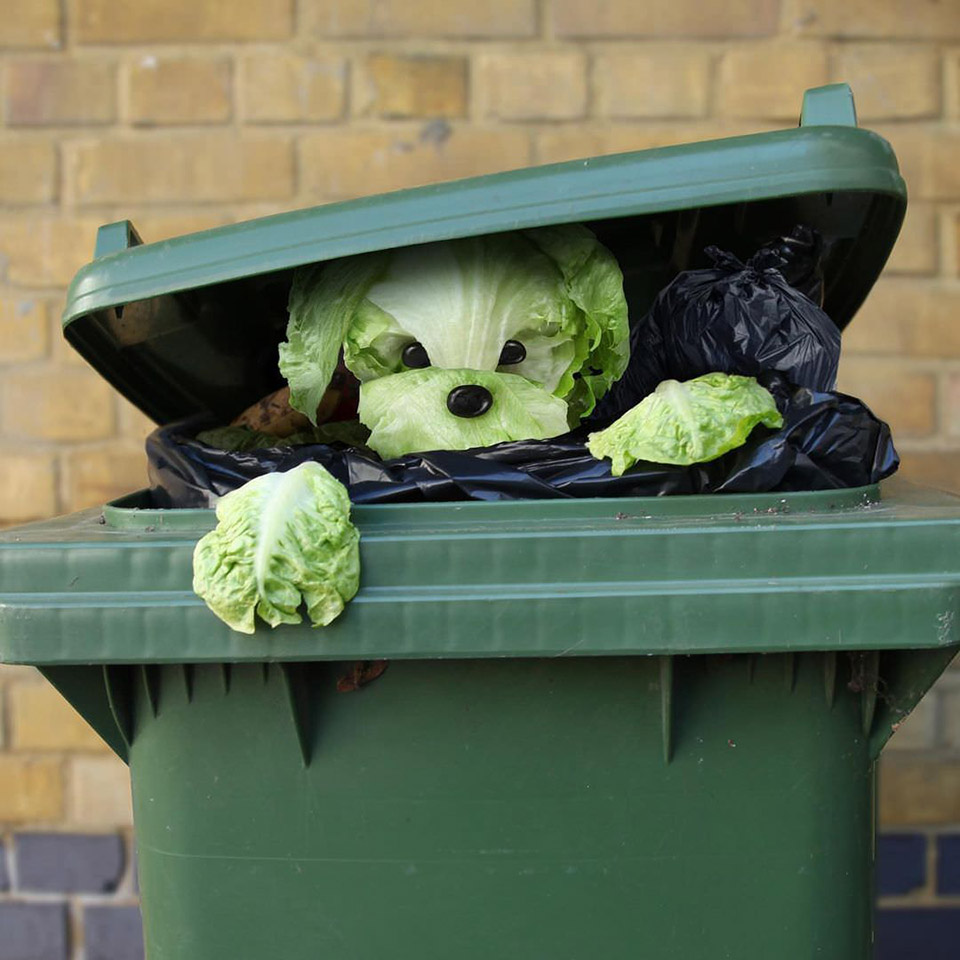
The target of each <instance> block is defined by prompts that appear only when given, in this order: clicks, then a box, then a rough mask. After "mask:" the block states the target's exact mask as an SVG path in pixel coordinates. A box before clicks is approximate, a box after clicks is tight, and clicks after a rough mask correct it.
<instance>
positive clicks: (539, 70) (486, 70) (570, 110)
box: [478, 50, 587, 120]
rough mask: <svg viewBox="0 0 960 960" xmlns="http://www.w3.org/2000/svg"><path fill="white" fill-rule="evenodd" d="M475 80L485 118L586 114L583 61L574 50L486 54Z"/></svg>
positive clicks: (558, 117)
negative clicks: (477, 84) (477, 82)
mask: <svg viewBox="0 0 960 960" xmlns="http://www.w3.org/2000/svg"><path fill="white" fill-rule="evenodd" d="M478 81H479V91H478V97H479V99H480V102H481V103H482V104H483V107H482V109H483V112H484V113H485V114H486V115H487V116H491V117H499V118H500V119H503V120H540V119H542V120H570V119H575V118H577V117H582V116H583V115H584V113H585V111H586V107H587V82H586V58H585V57H584V55H583V54H582V53H580V52H577V51H574V52H565V51H545V52H537V53H534V52H527V51H519V50H518V51H507V52H503V53H490V54H488V55H486V56H484V57H481V59H480V62H479V66H478Z"/></svg>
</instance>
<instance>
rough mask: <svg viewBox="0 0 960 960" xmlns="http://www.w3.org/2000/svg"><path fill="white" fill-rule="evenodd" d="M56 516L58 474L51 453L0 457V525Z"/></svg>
mask: <svg viewBox="0 0 960 960" xmlns="http://www.w3.org/2000/svg"><path fill="white" fill-rule="evenodd" d="M56 512H57V473H56V467H55V465H54V458H53V455H52V454H49V453H29V452H25V451H22V450H10V451H6V452H4V453H3V455H2V456H0V522H3V523H22V522H23V521H26V520H41V519H44V518H46V517H51V516H53V515H54V514H55V513H56Z"/></svg>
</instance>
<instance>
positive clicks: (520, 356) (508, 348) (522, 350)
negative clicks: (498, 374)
mask: <svg viewBox="0 0 960 960" xmlns="http://www.w3.org/2000/svg"><path fill="white" fill-rule="evenodd" d="M526 359H527V348H526V347H525V346H524V345H523V344H522V343H521V342H520V341H519V340H508V341H507V342H506V343H505V344H504V345H503V349H502V350H501V351H500V366H502V367H507V366H510V365H511V364H514V363H523V361H524V360H526Z"/></svg>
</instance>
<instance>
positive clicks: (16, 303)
mask: <svg viewBox="0 0 960 960" xmlns="http://www.w3.org/2000/svg"><path fill="white" fill-rule="evenodd" d="M48 346H49V323H48V320H47V304H46V302H45V301H43V300H38V299H36V298H34V297H29V296H24V295H23V294H20V295H17V294H15V293H12V292H7V293H4V294H2V295H0V363H14V362H17V361H22V360H37V359H38V358H40V357H42V356H44V354H46V352H47V347H48Z"/></svg>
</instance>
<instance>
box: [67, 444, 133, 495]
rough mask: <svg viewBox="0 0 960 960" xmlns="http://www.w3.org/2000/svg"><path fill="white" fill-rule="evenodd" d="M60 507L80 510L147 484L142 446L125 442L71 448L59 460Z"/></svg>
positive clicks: (131, 491)
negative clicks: (61, 490)
mask: <svg viewBox="0 0 960 960" xmlns="http://www.w3.org/2000/svg"><path fill="white" fill-rule="evenodd" d="M63 484H64V491H65V492H64V501H65V502H64V508H65V509H66V510H84V509H86V508H87V507H96V506H100V505H101V504H104V503H106V502H107V501H108V500H115V499H116V498H117V497H120V496H123V495H124V494H126V493H133V492H134V491H135V490H142V489H143V488H144V487H145V486H146V485H147V458H146V454H145V453H144V449H143V446H142V445H140V444H136V443H132V442H130V441H127V442H119V443H112V444H109V445H104V446H98V447H94V448H92V449H84V450H73V451H70V452H69V453H67V454H66V455H65V456H64V461H63Z"/></svg>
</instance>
